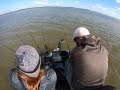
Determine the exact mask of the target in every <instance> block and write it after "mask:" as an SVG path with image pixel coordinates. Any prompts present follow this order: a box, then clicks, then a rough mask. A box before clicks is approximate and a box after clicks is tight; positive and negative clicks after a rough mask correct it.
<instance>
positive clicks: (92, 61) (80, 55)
mask: <svg viewBox="0 0 120 90" xmlns="http://www.w3.org/2000/svg"><path fill="white" fill-rule="evenodd" d="M73 38H74V41H75V43H76V47H75V48H74V49H73V50H72V51H71V54H70V60H69V62H71V65H72V69H73V73H72V87H73V89H74V90H94V89H95V90H98V89H97V88H99V87H101V86H102V85H103V84H104V81H105V78H106V76H107V71H108V51H107V50H106V49H105V47H104V46H102V45H101V39H100V38H99V37H97V36H94V35H90V32H89V31H88V30H87V29H86V28H85V27H79V28H77V29H76V30H75V31H74V34H73Z"/></svg>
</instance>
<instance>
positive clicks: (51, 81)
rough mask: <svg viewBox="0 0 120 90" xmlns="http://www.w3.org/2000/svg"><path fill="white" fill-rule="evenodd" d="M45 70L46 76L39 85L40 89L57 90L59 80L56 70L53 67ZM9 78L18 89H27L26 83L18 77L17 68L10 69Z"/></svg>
mask: <svg viewBox="0 0 120 90" xmlns="http://www.w3.org/2000/svg"><path fill="white" fill-rule="evenodd" d="M45 72H46V73H45V77H44V79H43V80H42V81H41V83H40V85H39V90H55V85H56V81H57V76H56V73H55V71H54V70H53V69H46V70H45ZM9 79H10V81H11V83H12V85H13V86H14V87H15V88H16V89H17V90H26V88H25V85H24V83H22V81H21V80H20V79H19V78H18V75H17V70H16V69H15V68H14V69H12V70H10V73H9Z"/></svg>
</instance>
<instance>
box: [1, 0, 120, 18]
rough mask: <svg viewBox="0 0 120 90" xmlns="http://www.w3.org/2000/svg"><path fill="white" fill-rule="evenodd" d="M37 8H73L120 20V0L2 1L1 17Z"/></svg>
mask: <svg viewBox="0 0 120 90" xmlns="http://www.w3.org/2000/svg"><path fill="white" fill-rule="evenodd" d="M36 7H73V8H80V9H87V10H91V11H95V12H98V13H101V14H105V15H107V16H111V17H114V18H117V19H120V0H103V1H101V0H69V1H68V0H59V1H58V0H1V3H0V8H1V9H0V15H3V14H6V13H10V12H14V11H18V10H23V9H28V8H36Z"/></svg>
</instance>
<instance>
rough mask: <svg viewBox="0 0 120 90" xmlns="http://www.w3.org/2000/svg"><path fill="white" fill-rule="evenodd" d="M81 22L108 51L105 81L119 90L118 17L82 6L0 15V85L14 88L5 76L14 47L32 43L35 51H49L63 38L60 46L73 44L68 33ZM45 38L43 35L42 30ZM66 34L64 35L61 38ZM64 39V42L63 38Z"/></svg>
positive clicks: (3, 88) (5, 89)
mask: <svg viewBox="0 0 120 90" xmlns="http://www.w3.org/2000/svg"><path fill="white" fill-rule="evenodd" d="M80 26H84V27H86V28H88V30H90V32H91V34H94V35H97V36H99V37H100V38H101V40H102V44H103V45H104V46H105V47H106V49H107V50H108V51H109V71H108V76H107V79H106V84H110V85H113V86H115V87H117V89H118V90H120V20H117V19H115V18H112V17H108V16H105V15H103V14H99V13H96V12H92V11H89V10H85V9H78V8H71V7H68V8H67V7H66V8H65V7H41V8H30V9H24V10H19V11H16V12H12V13H8V14H4V15H1V16H0V62H1V63H0V71H1V72H0V89H1V90H14V88H13V87H12V85H11V83H10V82H9V79H8V73H9V70H10V69H11V68H13V67H15V65H16V64H15V51H16V50H17V48H19V47H20V46H21V45H23V44H29V45H32V46H34V47H35V48H36V49H37V50H38V52H39V53H40V52H44V51H45V47H44V46H45V43H46V44H47V47H48V48H49V50H50V51H52V50H53V49H55V48H56V47H57V44H58V41H59V40H60V39H62V38H64V39H65V43H64V45H63V46H64V48H63V49H64V50H68V47H67V42H68V44H69V47H70V50H72V48H73V47H75V44H74V42H73V40H72V33H73V32H74V30H75V29H76V28H77V27H80ZM42 30H43V34H44V37H45V42H44V39H43V34H42ZM65 35H66V38H65ZM66 41H67V42H66Z"/></svg>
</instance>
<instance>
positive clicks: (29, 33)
mask: <svg viewBox="0 0 120 90" xmlns="http://www.w3.org/2000/svg"><path fill="white" fill-rule="evenodd" d="M28 32H29V34H30V36H31V37H32V39H33V41H34V43H35V44H36V46H37V48H38V50H39V51H40V48H39V46H38V45H37V43H36V41H35V39H34V37H33V36H32V34H31V32H30V31H29V29H28Z"/></svg>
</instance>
